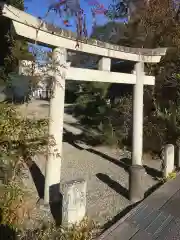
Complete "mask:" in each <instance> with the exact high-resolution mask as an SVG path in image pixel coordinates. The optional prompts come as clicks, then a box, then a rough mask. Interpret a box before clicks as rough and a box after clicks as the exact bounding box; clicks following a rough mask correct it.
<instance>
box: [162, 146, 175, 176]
mask: <svg viewBox="0 0 180 240" xmlns="http://www.w3.org/2000/svg"><path fill="white" fill-rule="evenodd" d="M173 171H174V145H172V144H167V145H166V146H165V149H164V169H163V176H164V177H168V175H169V174H170V173H172V172H173Z"/></svg>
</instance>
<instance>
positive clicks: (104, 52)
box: [1, 4, 166, 203]
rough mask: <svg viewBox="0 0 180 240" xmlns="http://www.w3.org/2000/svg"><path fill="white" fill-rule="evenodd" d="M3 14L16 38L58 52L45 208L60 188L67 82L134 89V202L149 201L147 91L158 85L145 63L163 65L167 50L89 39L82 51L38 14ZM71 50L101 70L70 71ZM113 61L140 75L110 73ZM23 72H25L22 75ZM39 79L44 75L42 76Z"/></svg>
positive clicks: (68, 34)
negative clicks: (53, 191)
mask: <svg viewBox="0 0 180 240" xmlns="http://www.w3.org/2000/svg"><path fill="white" fill-rule="evenodd" d="M1 7H2V15H3V16H4V17H7V18H9V19H11V20H12V24H13V27H14V30H15V33H16V34H17V35H19V36H21V37H24V38H26V39H28V40H29V41H36V42H38V43H40V44H43V45H45V46H49V47H52V48H53V49H54V51H53V63H54V66H55V69H54V71H53V72H52V71H49V72H48V74H50V75H51V76H53V78H54V79H55V80H56V81H54V94H53V97H52V99H51V101H50V113H49V117H50V121H49V136H53V138H54V141H55V144H51V142H50V141H51V140H49V146H48V158H47V166H46V176H45V190H44V193H45V195H44V200H45V203H49V202H50V201H53V199H51V196H50V195H51V194H50V192H51V188H53V187H54V186H59V184H60V172H61V157H62V138H63V115H64V94H65V79H66V80H68V79H70V80H78V81H79V80H81V81H95V82H98V81H99V82H110V83H126V84H133V85H134V92H133V140H132V141H133V142H132V145H133V150H132V167H131V171H130V200H131V201H133V202H137V201H139V200H141V199H142V198H143V197H144V189H143V187H142V186H143V180H142V177H143V174H144V168H143V166H142V165H143V164H142V150H143V86H144V85H154V84H155V78H154V77H153V76H145V74H144V63H145V62H147V63H158V62H159V61H160V59H161V57H162V56H164V55H165V54H166V49H162V48H158V49H140V48H129V47H123V46H117V45H112V44H109V43H105V42H101V41H98V40H95V39H88V40H86V39H84V40H81V41H80V43H79V47H78V48H76V36H75V34H73V33H72V32H70V31H66V30H62V29H59V28H57V27H54V26H52V25H50V24H47V23H45V22H43V21H42V20H39V19H38V18H36V17H33V16H32V15H29V14H27V13H25V12H23V11H20V10H18V9H16V8H14V7H12V6H10V5H6V4H1ZM67 49H69V50H73V51H81V52H85V53H89V54H94V55H99V56H100V57H101V59H100V61H99V70H90V69H81V68H73V67H70V66H69V65H68V64H67V62H66V58H67V51H66V50H67ZM111 58H116V59H124V60H129V61H134V62H136V64H135V73H133V74H126V73H117V72H110V68H111ZM22 71H25V69H24V70H22ZM37 74H40V72H38V73H37Z"/></svg>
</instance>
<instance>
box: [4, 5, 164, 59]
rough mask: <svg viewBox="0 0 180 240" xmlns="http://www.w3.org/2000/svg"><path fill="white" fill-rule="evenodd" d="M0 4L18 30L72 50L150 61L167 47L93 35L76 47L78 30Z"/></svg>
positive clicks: (38, 40)
mask: <svg viewBox="0 0 180 240" xmlns="http://www.w3.org/2000/svg"><path fill="white" fill-rule="evenodd" d="M0 6H1V9H2V16H4V17H7V18H9V19H11V20H12V22H13V26H14V28H15V32H16V34H18V35H19V36H22V37H24V38H27V39H29V40H31V41H37V42H39V43H41V44H44V45H46V46H50V47H53V48H54V47H64V48H66V49H70V50H73V51H80V52H86V53H89V54H95V55H100V56H103V57H108V58H116V59H124V60H129V61H135V62H149V63H153V62H154V63H157V62H159V61H160V59H161V57H162V56H164V55H165V54H166V51H167V49H166V48H156V49H145V48H130V47H123V46H119V45H114V44H109V43H106V42H102V41H98V40H95V39H92V38H90V39H81V40H80V42H79V47H76V45H77V36H76V34H75V33H73V32H71V31H67V30H64V29H61V28H58V27H55V26H53V25H52V24H48V23H46V22H44V21H42V20H40V19H38V18H36V17H34V16H32V15H30V14H28V13H26V12H23V11H21V10H19V9H17V8H15V7H12V6H11V5H7V4H5V3H0Z"/></svg>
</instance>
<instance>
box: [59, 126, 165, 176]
mask: <svg viewBox="0 0 180 240" xmlns="http://www.w3.org/2000/svg"><path fill="white" fill-rule="evenodd" d="M85 136H86V137H85ZM85 136H84V135H83V133H82V134H78V135H75V134H73V133H72V132H69V131H68V130H67V129H65V128H64V135H63V141H64V142H68V143H69V144H71V145H72V146H73V147H75V148H77V149H78V150H86V151H88V152H90V153H93V154H96V155H98V156H100V157H102V158H104V159H105V160H107V161H109V162H111V163H113V164H115V165H117V166H118V167H121V168H123V169H124V170H125V171H126V172H129V167H130V166H131V165H132V160H131V159H130V158H122V159H116V158H113V157H110V156H108V155H107V154H104V153H102V152H100V151H98V150H96V149H94V148H92V147H88V148H83V147H81V146H79V143H85V144H87V145H90V146H94V145H95V146H96V145H98V144H97V142H96V143H94V145H92V144H91V141H93V138H92V137H91V136H90V139H87V135H85ZM144 168H145V170H146V172H147V174H148V175H150V176H151V177H152V178H154V179H157V178H161V177H162V172H161V171H159V170H157V169H155V168H151V167H149V166H147V165H144Z"/></svg>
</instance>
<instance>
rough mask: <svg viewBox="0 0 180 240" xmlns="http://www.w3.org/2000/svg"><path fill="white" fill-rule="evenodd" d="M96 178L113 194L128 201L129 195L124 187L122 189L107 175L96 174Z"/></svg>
mask: <svg viewBox="0 0 180 240" xmlns="http://www.w3.org/2000/svg"><path fill="white" fill-rule="evenodd" d="M96 177H97V178H98V179H99V180H101V181H102V182H104V183H105V184H107V185H108V186H109V187H110V188H112V189H113V190H114V191H115V192H117V193H118V194H120V195H122V196H123V197H125V198H127V199H128V195H129V193H128V190H127V189H126V188H125V187H123V186H122V185H121V184H119V183H118V182H116V181H114V180H113V179H112V178H110V177H109V176H108V175H107V174H104V173H97V174H96Z"/></svg>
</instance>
